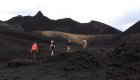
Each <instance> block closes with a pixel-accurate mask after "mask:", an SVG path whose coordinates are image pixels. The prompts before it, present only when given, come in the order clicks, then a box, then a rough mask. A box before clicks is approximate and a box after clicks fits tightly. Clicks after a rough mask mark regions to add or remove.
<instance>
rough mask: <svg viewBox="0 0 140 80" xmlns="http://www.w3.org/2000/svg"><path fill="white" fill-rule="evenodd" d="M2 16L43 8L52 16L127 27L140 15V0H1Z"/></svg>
mask: <svg viewBox="0 0 140 80" xmlns="http://www.w3.org/2000/svg"><path fill="white" fill-rule="evenodd" d="M0 2H1V3H0V19H2V20H7V19H9V18H11V17H13V16H17V15H23V16H26V15H31V16H33V15H35V14H36V13H37V11H39V10H41V11H42V12H43V14H44V15H45V16H47V17H49V18H51V19H61V18H66V17H67V18H72V19H74V20H76V21H79V22H89V21H91V20H96V21H100V22H103V23H106V24H109V25H111V26H113V27H115V28H117V29H120V30H122V31H124V30H125V29H126V28H127V27H126V26H125V25H127V26H128V24H129V25H132V24H133V23H134V22H137V21H138V20H139V19H140V15H139V14H138V13H139V12H140V5H139V3H140V0H0Z"/></svg>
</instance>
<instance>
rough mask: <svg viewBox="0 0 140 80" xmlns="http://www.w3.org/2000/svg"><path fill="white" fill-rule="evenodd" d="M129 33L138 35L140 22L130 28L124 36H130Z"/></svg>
mask: <svg viewBox="0 0 140 80" xmlns="http://www.w3.org/2000/svg"><path fill="white" fill-rule="evenodd" d="M131 33H140V21H138V22H137V23H135V24H134V25H133V26H131V27H130V28H128V29H127V30H126V31H125V32H124V34H131Z"/></svg>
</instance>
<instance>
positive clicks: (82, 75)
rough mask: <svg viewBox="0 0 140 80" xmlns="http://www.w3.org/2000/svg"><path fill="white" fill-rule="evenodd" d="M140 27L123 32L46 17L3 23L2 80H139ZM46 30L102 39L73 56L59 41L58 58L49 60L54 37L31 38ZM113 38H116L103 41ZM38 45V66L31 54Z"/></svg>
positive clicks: (0, 44) (77, 48)
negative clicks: (110, 36) (32, 32)
mask: <svg viewBox="0 0 140 80" xmlns="http://www.w3.org/2000/svg"><path fill="white" fill-rule="evenodd" d="M139 27H140V26H139V22H137V23H136V24H134V25H133V26H132V27H130V28H129V29H128V30H126V31H125V32H121V31H119V30H117V29H115V28H113V27H111V26H108V25H106V24H104V23H101V22H97V21H91V22H89V23H79V22H77V21H74V20H72V19H70V18H65V19H58V20H51V19H49V18H47V17H45V16H44V15H43V14H42V13H41V11H39V12H38V13H37V14H36V15H35V16H33V17H32V16H16V17H13V18H11V19H10V20H8V21H0V80H140V76H139V75H140V33H139V31H140V30H139ZM45 30H46V31H62V32H68V33H76V34H78V33H79V34H88V35H93V36H95V37H94V39H96V38H97V36H99V35H102V36H103V37H102V38H100V39H99V41H98V43H96V44H88V47H87V49H86V50H83V49H82V48H81V46H80V45H79V44H73V47H72V53H66V44H65V42H59V41H58V42H57V43H56V49H55V55H54V56H50V50H49V44H50V43H49V42H48V38H49V37H47V39H46V38H44V37H45V36H42V35H40V36H39V35H36V34H31V33H30V31H45ZM108 34H111V35H115V36H114V37H113V38H110V40H109V38H108V41H104V40H102V39H104V38H107V37H106V36H108ZM94 39H93V41H96V40H94ZM49 40H51V39H49ZM34 41H37V44H38V46H39V52H38V54H37V59H36V60H35V61H34V60H33V59H32V56H33V55H32V54H31V53H30V52H29V51H30V47H31V45H32V44H33V42H34ZM90 41H92V39H91V40H90Z"/></svg>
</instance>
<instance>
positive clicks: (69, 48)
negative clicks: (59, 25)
mask: <svg viewBox="0 0 140 80" xmlns="http://www.w3.org/2000/svg"><path fill="white" fill-rule="evenodd" d="M71 47H72V44H71V40H68V41H67V52H71Z"/></svg>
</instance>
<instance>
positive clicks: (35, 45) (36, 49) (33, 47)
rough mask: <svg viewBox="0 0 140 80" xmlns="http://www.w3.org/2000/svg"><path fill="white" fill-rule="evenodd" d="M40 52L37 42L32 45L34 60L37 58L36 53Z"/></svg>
mask: <svg viewBox="0 0 140 80" xmlns="http://www.w3.org/2000/svg"><path fill="white" fill-rule="evenodd" d="M37 52H38V46H37V44H36V42H35V43H34V44H33V45H32V47H31V53H33V54H34V60H35V58H36V53H37Z"/></svg>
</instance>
